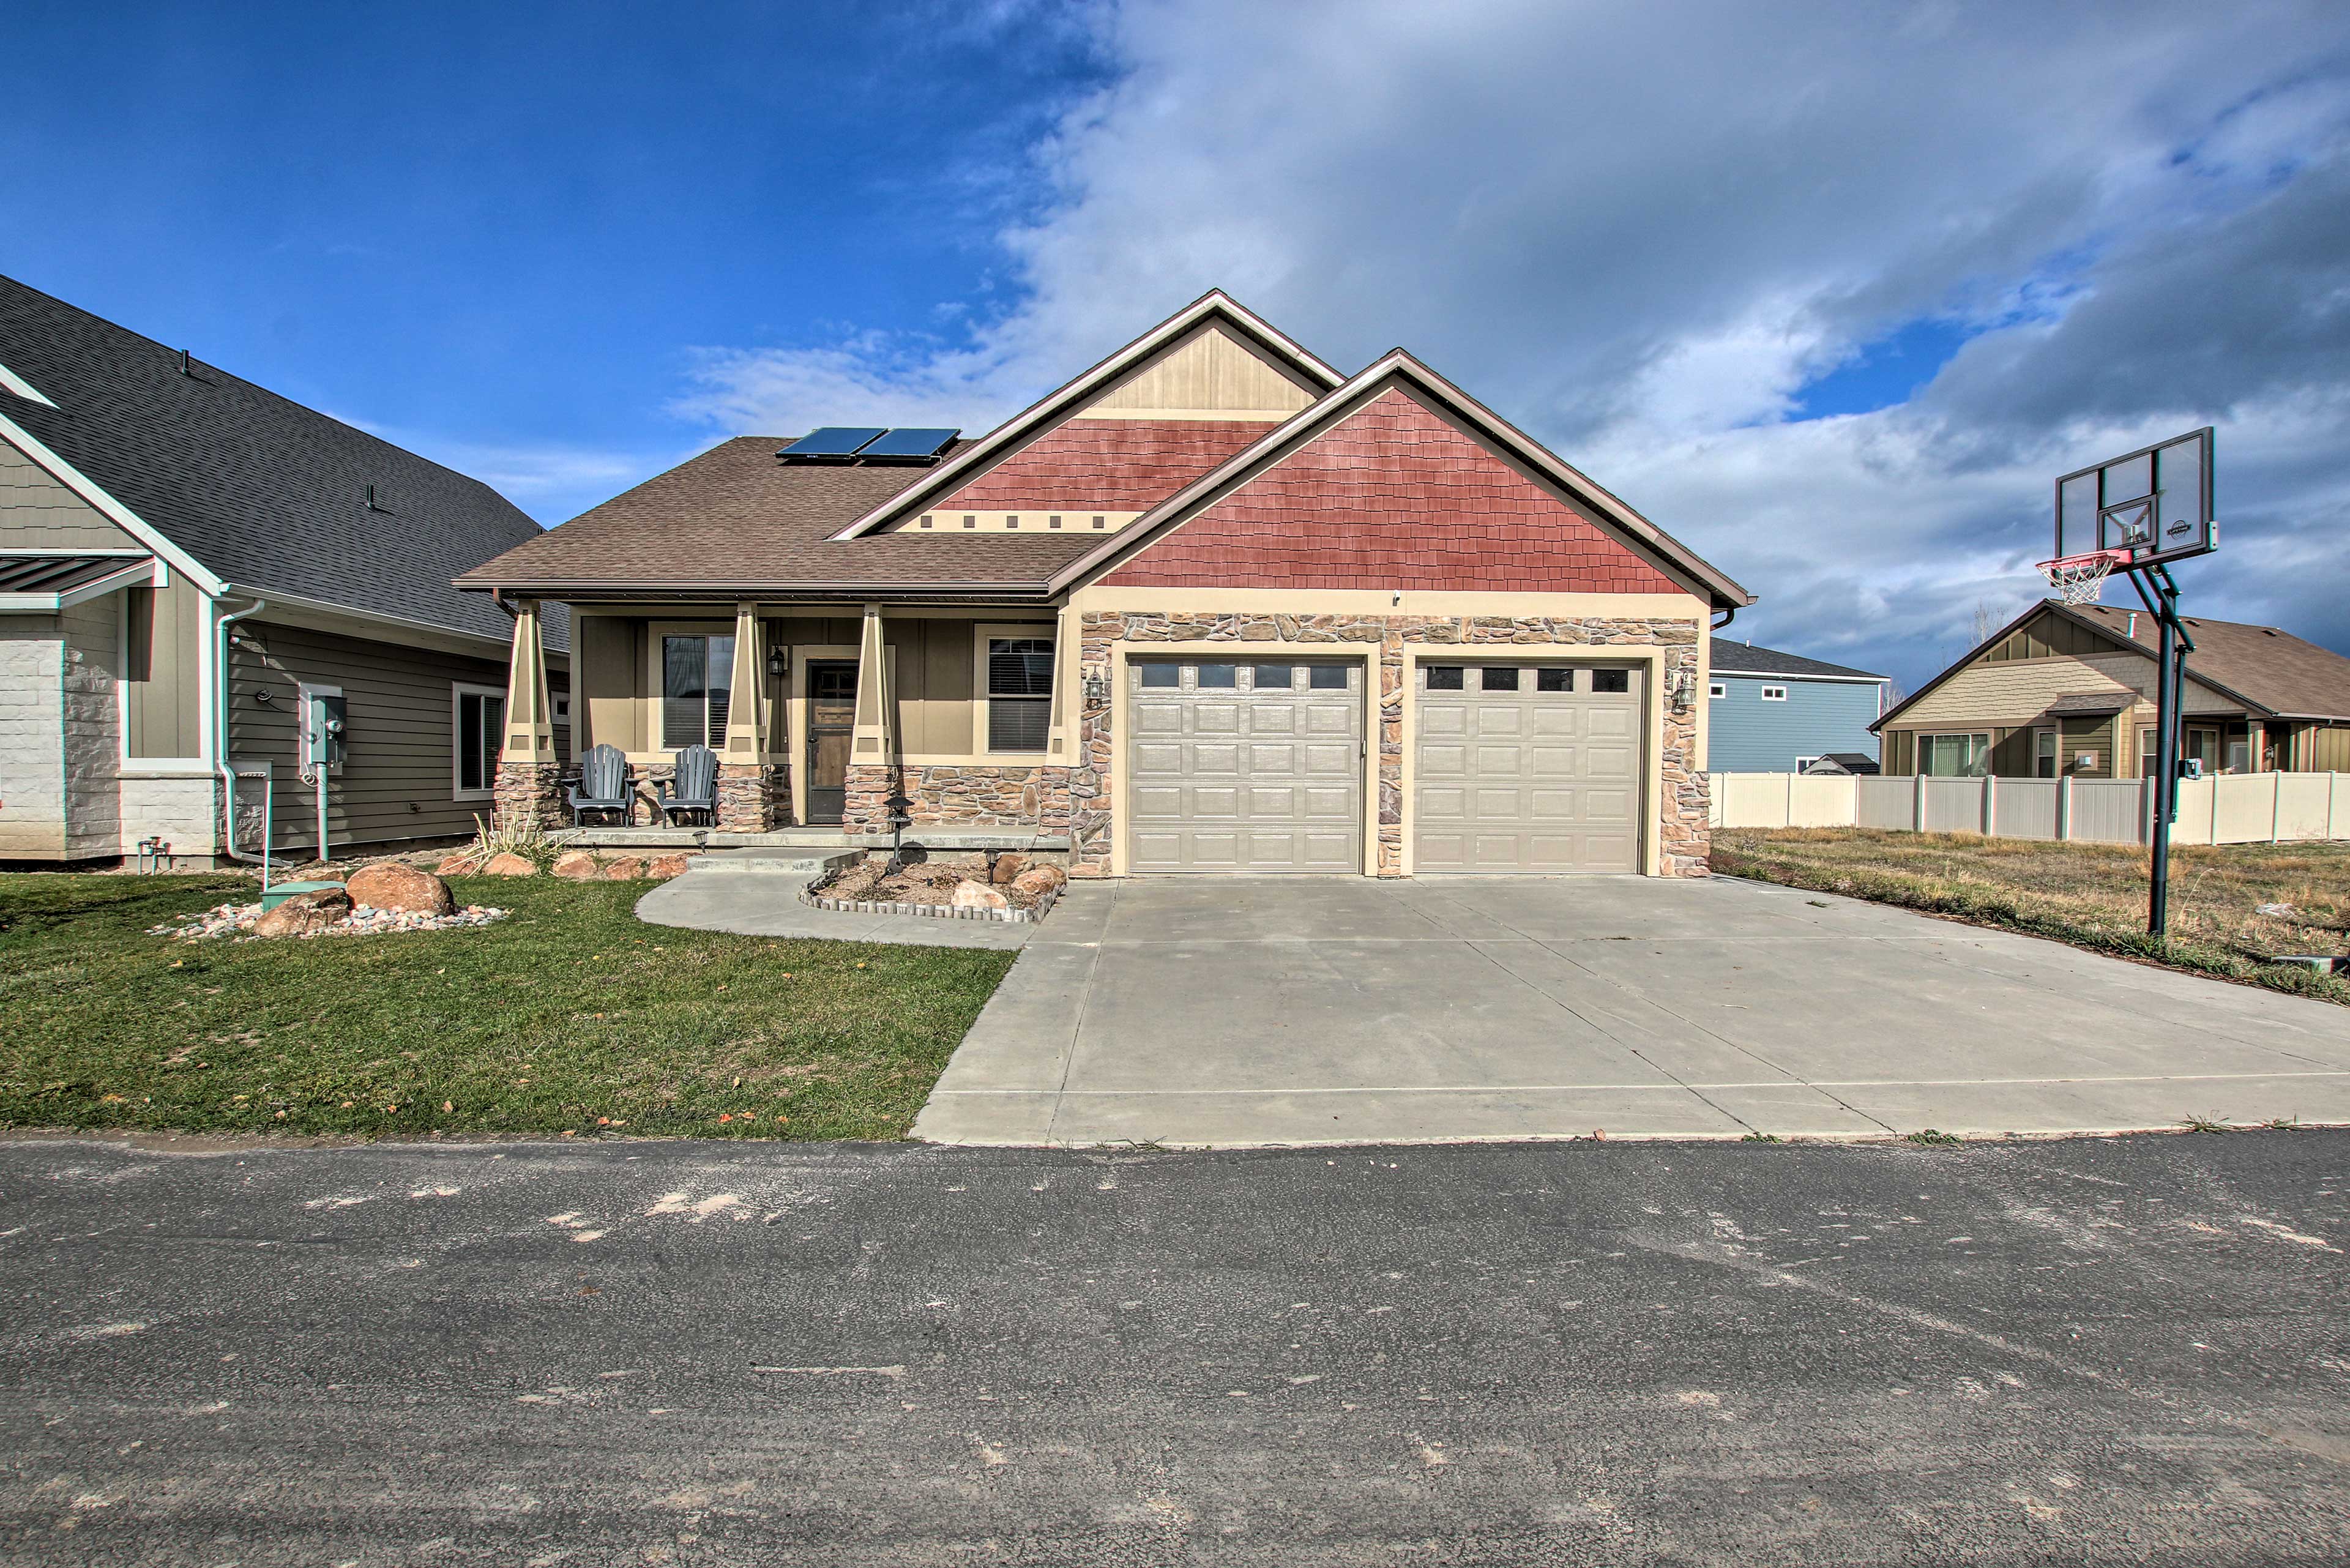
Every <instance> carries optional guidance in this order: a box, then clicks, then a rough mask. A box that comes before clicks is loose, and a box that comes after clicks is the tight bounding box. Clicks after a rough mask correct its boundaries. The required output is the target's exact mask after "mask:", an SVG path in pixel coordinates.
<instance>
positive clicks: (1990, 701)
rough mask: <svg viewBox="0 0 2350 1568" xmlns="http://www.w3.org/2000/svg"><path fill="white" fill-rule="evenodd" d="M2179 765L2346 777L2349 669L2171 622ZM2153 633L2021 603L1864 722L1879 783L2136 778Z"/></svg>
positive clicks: (2144, 751) (2237, 630) (2282, 641)
mask: <svg viewBox="0 0 2350 1568" xmlns="http://www.w3.org/2000/svg"><path fill="white" fill-rule="evenodd" d="M2183 619H2184V622H2185V625H2186V627H2187V633H2188V636H2189V637H2190V638H2192V639H2194V642H2195V651H2194V652H2193V653H2191V654H2189V656H2188V659H2187V679H2186V681H2185V688H2184V689H2185V695H2184V699H2183V701H2182V703H2181V708H2180V711H2181V715H2182V722H2181V725H2180V731H2179V755H2180V757H2181V758H2183V759H2193V760H2194V761H2196V762H2198V763H2201V765H2202V767H2203V769H2204V771H2205V772H2207V773H2237V774H2241V773H2272V772H2284V773H2333V772H2350V659H2345V658H2343V657H2342V656H2341V655H2340V654H2338V653H2332V652H2329V651H2327V650H2326V649H2323V648H2319V647H2318V646H2316V645H2315V644H2314V643H2310V642H2304V641H2303V640H2302V639H2300V638H2297V637H2294V636H2293V635H2292V634H2291V633H2289V632H2285V631H2281V630H2279V629H2278V628H2275V627H2272V626H2246V625H2243V624H2241V622H2237V621H2231V620H2210V619H2204V618H2196V617H2192V616H2189V617H2185V618H2183ZM2160 639H2161V628H2160V627H2159V625H2158V623H2157V622H2156V620H2155V618H2154V617H2153V616H2151V615H2149V614H2147V612H2146V611H2144V610H2134V609H2128V608H2126V607H2117V606H2112V605H2066V604H2061V603H2059V602H2057V601H2056V600H2054V599H2050V600H2047V601H2045V602H2043V603H2041V604H2038V605H2035V606H2033V607H2032V608H2031V609H2029V610H2026V611H2025V612H2024V613H2023V614H2022V615H2021V616H2019V617H2018V618H2016V619H2014V620H2013V621H2011V622H2010V623H2008V625H2006V626H2005V627H2002V628H2001V629H2000V630H1998V631H1996V632H1994V633H1993V634H1991V638H1990V639H1989V640H1987V641H1985V642H1984V643H1983V644H1982V646H1981V647H1980V648H1977V649H1974V650H1973V651H1972V652H1970V653H1969V654H1968V655H1967V656H1966V657H1965V658H1963V659H1960V660H1959V661H1958V662H1957V663H1955V664H1953V665H1951V666H1950V668H1949V669H1948V670H1943V671H1942V672H1941V673H1940V674H1939V675H1937V676H1936V677H1934V679H1933V680H1930V681H1929V682H1928V683H1927V684H1926V685H1925V686H1924V687H1923V688H1922V689H1920V690H1919V691H1918V694H1917V695H1916V696H1914V697H1911V698H1909V699H1908V701H1904V702H1902V703H1900V704H1898V706H1896V707H1895V708H1894V709H1893V710H1892V711H1890V712H1887V714H1886V715H1885V717H1884V718H1883V719H1881V720H1879V721H1878V722H1877V732H1878V733H1879V734H1880V735H1881V736H1882V737H1883V745H1884V753H1883V754H1884V758H1885V771H1886V772H1887V773H1888V774H1915V773H1925V774H1997V775H1999V776H2001V777H2004V778H2059V777H2073V778H2088V779H2109V778H2141V777H2145V776H2147V774H2149V773H2150V772H2151V771H2152V762H2153V758H2154V755H2155V749H2156V743H2157V742H2156V738H2155V718H2156V713H2155V694H2156V690H2157V677H2158V669H2159V649H2160V646H2161V643H2160Z"/></svg>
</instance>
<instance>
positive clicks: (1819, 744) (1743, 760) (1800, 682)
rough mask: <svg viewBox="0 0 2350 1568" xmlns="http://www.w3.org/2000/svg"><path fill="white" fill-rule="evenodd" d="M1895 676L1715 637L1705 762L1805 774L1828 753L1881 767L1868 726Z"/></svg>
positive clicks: (1857, 766) (1866, 768)
mask: <svg viewBox="0 0 2350 1568" xmlns="http://www.w3.org/2000/svg"><path fill="white" fill-rule="evenodd" d="M1888 679H1890V678H1889V677H1887V676H1883V675H1871V674H1869V673H1868V672H1867V671H1866V670H1847V669H1846V668H1845V667H1844V666H1843V665H1841V664H1827V663H1824V662H1822V661H1821V660H1819V659H1805V658H1804V657H1803V656H1802V655H1800V654H1794V653H1780V652H1777V651H1775V650H1773V649H1768V648H1756V647H1754V646H1753V645H1752V644H1751V643H1744V642H1732V641H1731V640H1730V639H1727V638H1721V637H1717V638H1715V639H1713V687H1712V691H1711V694H1710V695H1711V701H1710V702H1709V703H1708V705H1707V714H1708V720H1707V722H1708V724H1709V726H1710V734H1711V739H1710V740H1709V741H1708V742H1707V744H1706V759H1707V760H1706V766H1707V767H1709V768H1711V770H1712V771H1713V772H1715V773H1718V774H1784V773H1798V772H1801V771H1802V770H1803V769H1804V768H1805V767H1807V766H1809V765H1810V764H1811V763H1814V762H1816V761H1818V760H1819V759H1820V758H1822V757H1829V758H1833V759H1834V760H1835V763H1836V764H1837V765H1838V766H1839V767H1841V768H1842V769H1843V770H1844V771H1845V772H1846V773H1856V774H1873V773H1875V772H1876V771H1877V737H1876V736H1875V735H1873V734H1871V733H1869V730H1868V726H1869V725H1870V724H1872V723H1874V722H1876V721H1877V714H1878V713H1880V712H1882V711H1884V707H1885V688H1886V682H1887V680H1888Z"/></svg>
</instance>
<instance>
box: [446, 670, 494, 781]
mask: <svg viewBox="0 0 2350 1568" xmlns="http://www.w3.org/2000/svg"><path fill="white" fill-rule="evenodd" d="M449 713H450V722H451V724H452V735H451V738H450V747H449V750H450V754H451V756H452V758H453V759H454V762H453V766H452V774H453V776H452V778H451V780H450V783H451V784H452V786H453V788H454V790H455V793H456V796H457V798H458V799H459V800H481V799H484V798H486V797H488V796H489V795H491V794H494V793H495V792H496V789H497V784H498V752H499V750H500V749H501V748H502V747H503V746H504V743H505V730H506V694H505V693H504V691H501V690H499V689H498V688H497V687H494V686H454V685H452V693H451V701H450V704H449Z"/></svg>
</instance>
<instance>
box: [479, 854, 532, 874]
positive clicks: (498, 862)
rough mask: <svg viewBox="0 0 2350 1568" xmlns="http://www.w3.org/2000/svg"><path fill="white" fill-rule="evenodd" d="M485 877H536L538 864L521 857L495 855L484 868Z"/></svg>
mask: <svg viewBox="0 0 2350 1568" xmlns="http://www.w3.org/2000/svg"><path fill="white" fill-rule="evenodd" d="M482 875H483V876H484V877H536V876H537V875H538V863H537V862H536V861H534V860H531V859H528V858H526V857H523V856H520V855H493V856H491V857H490V863H489V864H488V865H486V866H484V867H482Z"/></svg>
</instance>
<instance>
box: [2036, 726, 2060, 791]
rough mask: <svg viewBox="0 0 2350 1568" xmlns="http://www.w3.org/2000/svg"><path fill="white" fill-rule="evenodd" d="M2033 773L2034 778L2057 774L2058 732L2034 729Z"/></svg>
mask: <svg viewBox="0 0 2350 1568" xmlns="http://www.w3.org/2000/svg"><path fill="white" fill-rule="evenodd" d="M2032 773H2033V777H2034V778H2043V779H2053V778H2054V777H2055V776H2056V732H2055V731H2054V730H2034V731H2033V732H2032Z"/></svg>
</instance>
